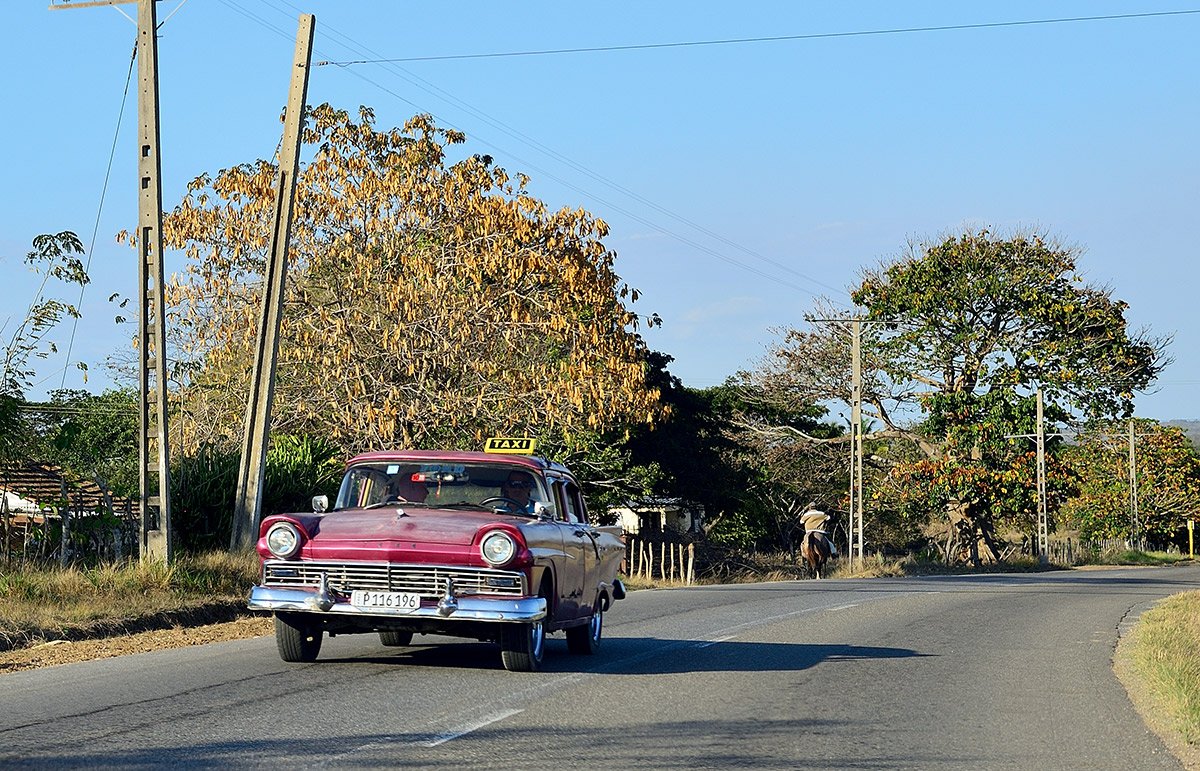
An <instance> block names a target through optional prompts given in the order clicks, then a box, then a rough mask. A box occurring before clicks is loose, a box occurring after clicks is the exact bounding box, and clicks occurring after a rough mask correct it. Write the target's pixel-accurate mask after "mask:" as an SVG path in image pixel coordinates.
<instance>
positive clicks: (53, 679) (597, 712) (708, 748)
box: [0, 567, 1200, 771]
mask: <svg viewBox="0 0 1200 771" xmlns="http://www.w3.org/2000/svg"><path fill="white" fill-rule="evenodd" d="M1197 587H1200V567H1176V568H1143V569H1111V570H1101V571H1074V572H1062V573H1046V574H1038V575H995V576H976V577H937V578H912V579H886V580H884V579H876V580H863V581H834V580H826V581H820V582H817V581H804V582H787V583H774V584H757V585H737V586H720V587H702V588H700V587H698V588H694V589H683V590H672V591H640V592H634V593H632V594H631V595H630V596H629V598H628V599H626V600H623V601H621V602H618V603H617V605H616V607H615V608H614V609H613V611H612V612H611V613H610V614H608V616H607V617H606V624H605V626H606V628H605V641H604V644H603V647H602V649H601V651H600V652H599V653H598V654H597V655H596V656H593V657H577V656H572V655H570V654H568V653H567V651H566V643H565V641H564V640H562V639H561V638H551V641H550V643H549V646H548V652H547V658H546V666H545V668H544V670H543V671H541V672H538V673H535V674H518V673H510V672H506V671H504V670H503V669H502V668H501V667H500V663H499V654H498V652H497V650H496V649H495V648H494V647H492V646H489V645H484V644H481V643H475V642H468V641H454V642H449V641H447V640H445V638H425V637H420V636H418V637H417V638H416V639H415V641H414V642H416V643H418V645H415V646H413V647H411V648H401V649H391V648H384V647H383V646H381V645H379V644H378V641H377V640H376V639H375V637H374V636H349V637H338V638H334V639H330V640H326V642H325V647H324V649H323V650H322V652H321V657H320V658H319V659H318V661H317V662H316V663H315V664H307V665H305V664H301V665H288V664H284V663H283V662H281V661H280V660H279V658H278V657H277V655H276V652H275V644H274V640H273V638H270V637H263V638H257V639H253V640H242V641H236V642H229V643H218V644H213V645H207V646H202V647H198V648H187V649H180V650H171V651H159V652H154V653H147V654H141V655H137V656H128V657H123V658H118V659H107V660H101V661H94V662H88V663H82V664H72V665H68V666H63V667H56V668H52V669H46V670H37V671H29V672H18V673H14V674H9V675H4V676H0V767H4V768H14V767H17V768H24V767H38V768H40V767H85V766H86V767H119V768H142V767H150V766H153V767H155V768H161V767H172V766H173V767H186V768H197V767H217V766H220V767H270V768H309V767H330V768H399V767H417V768H463V767H487V768H501V767H504V768H549V767H555V768H571V767H575V768H589V769H590V768H664V769H673V768H687V769H692V768H734V767H737V768H816V769H825V768H830V769H875V768H888V769H890V768H920V769H927V768H928V769H941V768H945V769H966V768H980V769H992V768H1020V769H1054V768H1064V769H1065V768H1078V769H1089V770H1093V769H1120V770H1121V771H1127V770H1128V769H1133V768H1136V769H1177V768H1179V767H1180V766H1179V765H1178V764H1177V763H1176V762H1175V760H1174V759H1173V758H1172V757H1171V756H1170V755H1169V754H1168V753H1167V752H1166V750H1165V749H1164V747H1163V746H1162V745H1161V743H1160V742H1159V741H1158V740H1157V738H1155V737H1154V736H1153V735H1152V734H1150V733H1148V732H1147V730H1146V729H1145V727H1144V726H1143V724H1142V723H1141V721H1140V720H1139V718H1138V716H1137V715H1136V713H1135V712H1134V711H1133V708H1132V707H1131V705H1130V703H1129V701H1128V699H1127V698H1126V696H1125V692H1124V690H1123V689H1122V687H1121V685H1120V684H1119V683H1118V682H1117V680H1116V679H1115V678H1114V676H1113V674H1112V670H1111V658H1112V651H1113V647H1114V645H1115V643H1116V641H1117V639H1118V635H1119V633H1120V630H1121V629H1122V628H1127V626H1128V624H1129V623H1130V622H1131V621H1132V620H1133V619H1134V618H1136V616H1137V614H1138V613H1140V612H1141V611H1142V610H1145V609H1146V608H1148V607H1150V606H1151V605H1153V603H1154V601H1156V600H1157V599H1159V598H1162V597H1165V596H1167V595H1170V594H1174V593H1177V592H1180V591H1185V590H1190V589H1195V588H1197ZM424 642H429V643H433V644H420V643H424Z"/></svg>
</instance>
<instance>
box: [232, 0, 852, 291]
mask: <svg viewBox="0 0 1200 771" xmlns="http://www.w3.org/2000/svg"><path fill="white" fill-rule="evenodd" d="M221 2H222V3H223V4H224V5H226V6H228V7H230V8H233V9H234V10H236V11H238V12H239V13H242V14H243V15H244V16H246V17H247V18H251V19H253V20H255V21H256V22H258V23H260V24H262V25H264V26H266V27H268V28H269V29H270V30H271V31H273V32H275V33H276V34H280V35H284V36H286V34H285V33H282V32H281V31H280V30H279V29H278V28H277V27H275V26H274V25H273V24H271V22H269V21H267V20H265V19H263V18H262V17H261V16H258V15H257V14H254V13H252V12H249V11H246V10H244V9H242V8H240V7H239V6H238V5H237V3H236V2H234V1H233V0H221ZM264 4H265V5H268V6H273V7H275V9H276V10H280V9H279V8H278V6H277V5H275V4H273V3H271V2H270V0H267V2H265V3H264ZM283 4H284V5H286V6H288V7H290V8H291V9H292V10H295V11H299V10H300V9H299V8H298V7H297V6H295V5H294V4H292V3H290V2H287V1H286V0H283ZM280 12H282V11H280ZM323 30H324V32H325V34H327V35H329V36H330V37H332V38H336V39H339V40H340V41H341V42H340V43H339V44H340V45H342V46H344V47H346V48H347V49H349V50H358V51H364V52H366V53H368V54H370V53H374V52H373V51H371V50H370V49H369V48H366V47H365V46H363V45H362V44H361V43H359V42H358V41H357V40H356V39H355V38H353V37H351V36H349V35H347V34H345V33H343V32H340V31H339V30H337V29H336V28H333V27H330V26H328V25H323ZM381 64H384V65H386V64H387V63H386V62H381ZM385 68H386V69H389V70H390V71H391V73H392V74H393V75H396V76H398V77H401V78H402V79H404V80H406V81H407V82H409V83H410V84H411V85H413V86H415V87H416V88H418V89H420V90H422V91H424V92H425V93H427V94H429V95H431V96H433V97H435V98H438V99H441V100H443V101H446V102H448V103H450V104H452V105H454V106H457V107H459V108H460V109H463V110H465V111H467V112H468V113H470V114H472V115H474V116H475V117H477V118H479V119H480V120H483V121H484V122H485V123H487V124H489V125H491V126H492V127H493V128H496V129H497V130H499V131H501V132H502V133H505V134H507V135H508V136H510V137H512V138H513V139H516V140H517V141H518V142H521V143H523V144H527V145H529V146H531V147H533V148H534V149H536V150H539V151H541V152H542V153H544V154H545V155H547V156H549V157H550V158H551V159H553V160H557V161H559V162H560V163H563V164H566V165H567V166H569V167H571V168H573V169H575V170H576V171H579V172H580V173H582V174H584V175H585V176H588V177H590V178H592V179H593V180H595V181H598V182H601V183H602V184H604V185H606V186H608V187H610V188H612V189H614V190H616V191H618V192H620V193H622V194H624V195H627V196H629V197H631V198H633V199H634V200H636V201H638V202H640V203H643V204H645V205H646V206H648V207H650V208H652V209H654V210H656V211H658V212H659V213H662V214H664V215H665V216H668V217H670V218H672V219H674V220H676V221H678V222H681V223H683V224H685V225H687V226H689V227H691V228H694V229H696V230H697V231H698V232H701V233H704V234H705V235H707V236H709V237H710V238H713V239H714V240H717V241H720V242H722V243H724V244H726V245H727V246H731V247H733V248H736V249H738V250H740V251H742V252H744V253H746V254H748V255H750V256H752V257H754V258H755V259H757V260H760V261H762V262H764V263H767V264H769V265H772V266H773V267H775V268H776V269H778V270H782V271H785V272H787V273H791V274H793V275H795V276H797V277H799V278H801V279H803V280H805V281H807V282H810V283H812V284H814V285H817V286H820V287H821V288H823V289H825V290H828V291H832V292H835V293H838V294H845V290H844V289H839V288H837V287H832V286H829V285H828V284H824V283H822V282H820V281H819V280H817V279H815V278H813V277H812V276H808V275H806V274H804V273H802V272H800V271H798V270H796V269H794V268H792V267H791V266H789V265H787V264H785V263H782V262H779V261H777V260H773V259H771V258H769V257H766V256H765V255H762V254H760V253H758V252H756V251H755V250H752V249H750V248H748V247H745V246H742V245H740V244H738V243H736V242H734V241H733V240H731V239H729V238H727V237H725V236H722V235H720V234H718V233H715V232H714V231H712V230H710V229H708V228H705V227H703V226H702V225H700V224H698V223H696V222H693V221H691V220H689V219H687V218H685V217H682V216H681V215H678V214H676V213H674V212H672V211H670V210H669V209H667V208H666V207H663V206H661V205H660V204H658V203H656V202H654V201H652V200H650V199H648V198H646V197H644V196H641V195H639V194H638V193H636V192H634V191H632V190H629V189H628V188H626V187H624V186H622V185H620V184H618V183H616V182H613V181H612V180H609V179H607V178H605V177H604V176H603V175H600V174H598V173H596V172H594V171H592V170H590V169H588V168H587V167H585V166H583V165H582V164H580V163H578V162H576V161H574V160H573V159H571V158H569V157H567V156H565V155H563V154H561V153H558V152H557V151H555V150H553V149H552V148H550V147H547V146H546V145H544V144H543V143H541V142H539V141H538V140H536V139H534V138H532V137H529V136H528V135H525V134H523V133H521V132H520V131H518V130H516V129H514V128H512V127H511V126H508V125H507V124H505V123H503V122H502V121H500V120H498V119H496V118H494V117H492V116H490V115H488V114H487V113H485V112H483V111H482V110H479V109H478V108H475V107H474V106H472V105H471V104H469V103H467V102H465V101H463V100H461V99H459V98H458V97H455V96H454V95H453V94H450V93H449V92H447V91H445V90H444V89H441V88H440V87H438V86H436V85H435V84H433V83H430V82H429V81H427V80H425V79H424V78H421V77H420V76H418V75H416V74H414V73H412V72H410V71H408V70H405V69H403V68H400V67H396V66H394V65H393V66H391V67H385ZM349 72H350V73H351V74H352V75H354V76H355V77H357V78H359V79H360V80H362V81H363V82H365V83H368V84H369V85H371V86H373V87H374V88H376V89H379V90H380V91H383V92H384V93H386V94H388V95H390V96H392V97H394V98H396V99H398V100H400V101H402V102H404V103H405V104H408V105H410V106H412V107H414V108H415V109H418V110H421V111H423V112H429V113H430V114H431V115H434V117H435V118H437V119H438V120H439V121H440V122H442V123H443V124H445V125H447V126H449V127H452V128H459V127H457V126H455V125H454V123H453V122H452V121H449V120H446V119H444V118H443V117H441V116H438V115H436V114H435V113H434V112H433V111H432V110H429V109H428V108H425V107H424V106H422V105H419V104H417V103H416V102H414V101H412V100H411V99H408V98H407V97H405V96H403V95H401V94H399V93H397V92H396V91H395V90H393V89H391V88H388V87H387V86H385V85H384V84H382V83H380V82H378V81H376V80H374V79H372V78H370V77H367V76H365V75H363V74H361V73H359V72H354V71H353V70H349ZM460 130H461V129H460ZM471 136H472V138H473V139H474V140H475V141H477V142H479V143H480V144H483V145H485V146H487V147H489V148H491V149H492V150H493V151H494V152H496V153H497V154H503V155H504V156H505V157H508V158H512V159H513V160H515V161H517V162H518V163H520V164H523V165H524V166H525V167H527V168H528V169H530V170H531V171H535V172H537V173H538V174H540V175H541V176H542V177H544V178H547V179H550V180H553V181H555V182H557V183H559V184H560V185H563V186H564V187H566V188H568V189H570V190H574V191H576V192H578V193H581V194H582V195H584V196H587V197H589V198H591V199H592V200H594V201H596V202H598V203H600V204H603V205H604V206H605V207H607V208H609V209H611V210H613V211H617V212H619V213H621V214H624V215H625V216H626V217H628V218H630V219H632V220H634V221H636V222H638V223H639V224H642V225H644V226H646V227H649V228H651V229H653V230H655V231H658V232H660V233H662V234H663V235H666V236H669V237H671V238H673V239H675V240H677V241H679V242H681V243H683V244H685V245H687V246H689V247H691V248H692V249H695V250H697V251H700V252H702V253H704V254H707V255H709V256H711V257H714V258H716V259H718V260H721V261H723V262H726V263H727V264H730V265H733V266H735V267H737V268H739V269H741V270H744V271H747V272H750V273H753V274H754V275H757V276H759V277H761V278H765V279H767V280H770V281H773V282H776V283H779V284H782V285H784V286H787V287H789V288H791V289H794V290H796V291H799V292H804V293H805V294H809V295H812V296H814V297H815V296H817V293H816V292H813V291H812V290H810V289H807V288H805V287H803V286H800V285H798V284H796V283H795V282H793V281H789V280H787V279H785V278H781V277H780V276H778V275H776V274H774V273H770V272H767V271H765V270H761V269H759V268H756V267H754V266H752V265H748V264H746V263H745V262H743V261H740V260H737V259H735V258H733V257H730V256H729V255H726V254H723V253H721V252H719V251H717V250H715V249H712V248H711V247H708V246H705V245H703V244H701V243H699V242H697V241H695V240H693V239H691V238H688V237H687V236H684V235H682V234H680V233H677V232H675V231H673V230H671V229H669V228H667V227H665V226H663V225H661V224H659V223H657V222H654V221H652V220H650V219H647V218H645V217H643V216H641V215H639V214H637V213H635V212H633V211H630V210H629V209H627V208H625V207H623V206H621V205H619V204H617V203H615V202H613V201H611V200H608V199H606V198H604V197H602V196H600V195H598V194H596V193H595V192H594V191H589V190H586V189H584V188H581V187H579V186H578V185H576V184H574V183H572V182H570V181H569V180H566V179H563V178H562V177H560V176H558V175H556V174H554V173H552V172H550V171H548V170H546V169H544V168H542V167H540V166H538V165H537V164H535V163H532V162H530V161H528V160H526V159H524V158H522V157H520V156H518V155H516V154H514V153H512V152H511V151H509V150H506V149H504V148H502V147H500V146H498V145H496V144H495V143H493V142H490V141H488V140H487V139H485V138H483V137H480V136H479V135H478V134H475V133H472V134H471Z"/></svg>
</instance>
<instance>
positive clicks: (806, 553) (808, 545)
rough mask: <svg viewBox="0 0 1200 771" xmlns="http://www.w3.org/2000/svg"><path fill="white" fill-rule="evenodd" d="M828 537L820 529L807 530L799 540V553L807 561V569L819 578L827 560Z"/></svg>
mask: <svg viewBox="0 0 1200 771" xmlns="http://www.w3.org/2000/svg"><path fill="white" fill-rule="evenodd" d="M829 553H830V549H829V538H828V537H827V536H826V535H825V533H823V532H821V531H820V530H809V531H808V532H807V533H805V534H804V539H803V540H802V541H801V542H800V555H801V556H803V557H804V560H805V561H806V562H807V563H808V569H809V570H810V571H812V574H813V575H814V576H816V578H817V579H818V580H819V579H820V578H821V571H822V570H824V569H825V563H826V562H828V561H829Z"/></svg>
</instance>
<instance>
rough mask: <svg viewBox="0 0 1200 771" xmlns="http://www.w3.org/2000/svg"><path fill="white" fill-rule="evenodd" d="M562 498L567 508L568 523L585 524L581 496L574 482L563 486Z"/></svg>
mask: <svg viewBox="0 0 1200 771" xmlns="http://www.w3.org/2000/svg"><path fill="white" fill-rule="evenodd" d="M563 498H564V499H565V502H566V507H567V508H566V511H567V519H568V520H569V521H570V522H586V521H587V515H586V513H585V512H584V509H583V496H581V495H580V494H579V487H578V486H577V485H576V484H575V483H574V482H567V483H566V484H565V485H564V486H563Z"/></svg>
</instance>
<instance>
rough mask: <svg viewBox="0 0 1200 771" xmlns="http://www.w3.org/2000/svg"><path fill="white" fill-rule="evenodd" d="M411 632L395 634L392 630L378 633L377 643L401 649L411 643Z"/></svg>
mask: <svg viewBox="0 0 1200 771" xmlns="http://www.w3.org/2000/svg"><path fill="white" fill-rule="evenodd" d="M412 636H413V633H412V632H397V631H396V630H394V629H385V630H382V631H380V632H379V642H381V643H383V644H384V645H386V646H387V647H389V648H403V647H404V646H406V645H409V644H410V643H412Z"/></svg>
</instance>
